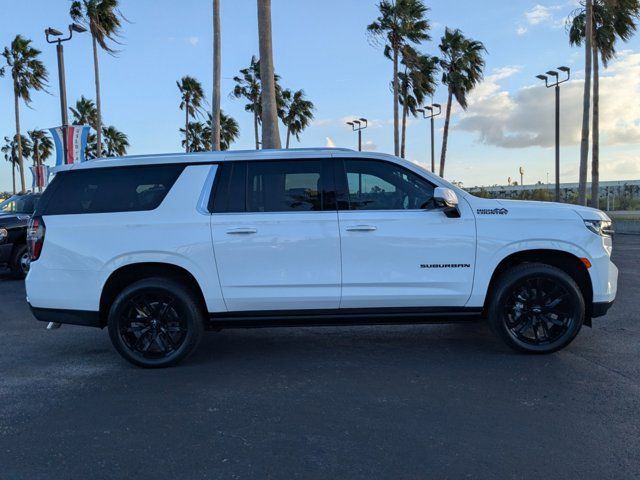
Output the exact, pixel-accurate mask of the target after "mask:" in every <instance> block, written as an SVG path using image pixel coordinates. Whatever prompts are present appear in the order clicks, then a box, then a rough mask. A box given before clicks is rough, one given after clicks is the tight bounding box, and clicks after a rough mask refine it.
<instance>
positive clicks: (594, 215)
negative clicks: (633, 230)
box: [496, 199, 611, 221]
mask: <svg viewBox="0 0 640 480" xmlns="http://www.w3.org/2000/svg"><path fill="white" fill-rule="evenodd" d="M496 201H497V202H498V203H499V204H500V205H503V206H504V207H505V208H509V206H513V207H515V208H535V209H536V210H546V211H550V210H551V209H554V210H556V211H557V210H565V211H566V210H573V211H574V212H575V213H577V214H578V215H579V216H580V217H581V218H582V219H583V220H607V221H610V220H611V219H610V218H609V216H608V215H607V214H606V213H604V212H603V211H602V210H598V209H597V208H591V207H584V206H582V205H573V204H571V203H556V202H537V201H533V200H501V199H500V200H496Z"/></svg>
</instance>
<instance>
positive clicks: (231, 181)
mask: <svg viewBox="0 0 640 480" xmlns="http://www.w3.org/2000/svg"><path fill="white" fill-rule="evenodd" d="M246 180H247V164H246V162H223V163H222V164H220V165H219V166H218V173H217V175H216V180H215V184H214V195H213V197H212V198H211V199H210V200H209V211H210V212H216V213H222V212H244V211H245V204H246V197H247V192H246V188H245V182H246Z"/></svg>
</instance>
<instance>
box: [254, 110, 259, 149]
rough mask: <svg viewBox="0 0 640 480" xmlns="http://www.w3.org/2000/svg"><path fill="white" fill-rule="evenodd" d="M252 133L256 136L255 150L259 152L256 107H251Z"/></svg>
mask: <svg viewBox="0 0 640 480" xmlns="http://www.w3.org/2000/svg"><path fill="white" fill-rule="evenodd" d="M253 108H254V110H253V133H254V134H255V136H256V150H260V132H259V131H258V111H257V110H256V109H257V105H254V106H253Z"/></svg>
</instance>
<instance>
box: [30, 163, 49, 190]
mask: <svg viewBox="0 0 640 480" xmlns="http://www.w3.org/2000/svg"><path fill="white" fill-rule="evenodd" d="M29 168H30V169H31V175H33V181H32V182H31V190H35V189H36V188H41V189H44V188H46V187H47V185H49V175H50V174H51V170H50V169H49V165H38V166H35V165H34V166H32V167H29Z"/></svg>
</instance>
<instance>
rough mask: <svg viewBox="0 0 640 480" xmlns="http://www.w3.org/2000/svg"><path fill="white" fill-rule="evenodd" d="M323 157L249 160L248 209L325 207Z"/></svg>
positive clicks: (299, 209) (275, 210)
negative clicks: (317, 158) (289, 159)
mask: <svg viewBox="0 0 640 480" xmlns="http://www.w3.org/2000/svg"><path fill="white" fill-rule="evenodd" d="M322 170H323V169H322V160H293V161H273V162H271V161H259V162H249V163H247V211H249V212H289V211H296V212H304V211H316V210H322V209H323V192H322V190H323V183H322V182H323V173H322Z"/></svg>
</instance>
